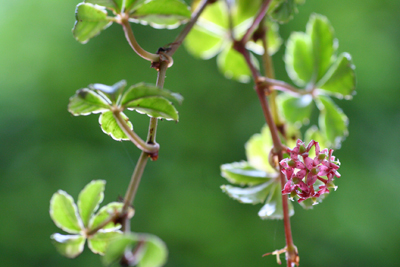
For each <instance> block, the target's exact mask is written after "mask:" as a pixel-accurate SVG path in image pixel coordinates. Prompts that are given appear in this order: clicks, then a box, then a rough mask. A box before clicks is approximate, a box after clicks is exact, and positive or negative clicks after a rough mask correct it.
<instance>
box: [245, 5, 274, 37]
mask: <svg viewBox="0 0 400 267" xmlns="http://www.w3.org/2000/svg"><path fill="white" fill-rule="evenodd" d="M270 2H271V0H265V1H264V2H263V3H262V5H261V7H260V11H259V12H258V14H257V16H256V18H255V19H254V21H253V23H252V24H251V26H250V27H249V28H248V29H247V31H246V33H245V34H244V35H243V37H242V40H240V41H241V42H242V43H243V44H245V43H247V41H249V39H250V37H251V35H252V34H253V32H254V30H255V29H256V28H257V27H258V25H259V24H260V22H261V21H262V20H263V18H264V16H265V13H266V12H267V10H268V7H269V3H270Z"/></svg>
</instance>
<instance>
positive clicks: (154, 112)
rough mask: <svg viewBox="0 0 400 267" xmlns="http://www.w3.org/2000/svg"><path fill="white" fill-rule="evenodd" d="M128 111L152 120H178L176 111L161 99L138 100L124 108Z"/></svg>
mask: <svg viewBox="0 0 400 267" xmlns="http://www.w3.org/2000/svg"><path fill="white" fill-rule="evenodd" d="M125 107H126V108H127V109H129V110H136V111H137V112H139V113H142V114H143V113H144V114H147V115H149V116H151V117H154V118H160V119H166V120H174V121H178V120H179V115H178V111H177V110H176V109H175V107H174V105H172V103H171V102H169V101H168V100H166V99H165V98H162V97H149V98H140V99H138V100H135V101H131V102H129V103H128V104H127V105H126V106H125Z"/></svg>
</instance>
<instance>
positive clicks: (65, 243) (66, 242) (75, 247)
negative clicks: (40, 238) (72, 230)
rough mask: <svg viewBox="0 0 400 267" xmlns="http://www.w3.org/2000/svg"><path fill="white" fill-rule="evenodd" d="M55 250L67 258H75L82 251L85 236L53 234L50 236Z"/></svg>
mask: <svg viewBox="0 0 400 267" xmlns="http://www.w3.org/2000/svg"><path fill="white" fill-rule="evenodd" d="M50 238H51V239H52V240H53V244H54V246H55V247H56V249H57V251H58V252H59V253H60V254H61V255H63V256H65V257H68V258H75V257H77V256H78V255H79V254H81V253H82V251H83V248H84V246H85V240H86V239H85V238H84V237H83V236H81V235H61V234H53V235H51V237H50Z"/></svg>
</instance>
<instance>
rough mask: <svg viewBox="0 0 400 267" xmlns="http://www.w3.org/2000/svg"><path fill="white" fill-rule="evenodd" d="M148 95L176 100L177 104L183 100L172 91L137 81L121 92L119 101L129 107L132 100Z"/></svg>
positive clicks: (147, 96)
mask: <svg viewBox="0 0 400 267" xmlns="http://www.w3.org/2000/svg"><path fill="white" fill-rule="evenodd" d="M149 97H163V98H166V99H169V100H174V101H177V102H178V103H179V104H181V103H182V101H183V97H182V96H181V95H180V94H177V93H172V92H171V91H168V90H166V89H160V88H159V87H157V86H155V85H151V84H145V83H139V84H135V85H132V86H131V87H129V89H128V90H127V91H126V92H125V93H124V94H123V96H122V99H121V102H120V103H121V105H122V106H124V107H129V105H130V104H131V103H132V102H133V101H136V100H138V99H142V98H149Z"/></svg>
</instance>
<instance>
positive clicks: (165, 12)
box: [130, 0, 191, 29]
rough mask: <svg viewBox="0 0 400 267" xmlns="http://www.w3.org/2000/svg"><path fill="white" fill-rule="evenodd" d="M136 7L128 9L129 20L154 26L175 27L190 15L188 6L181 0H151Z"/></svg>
mask: <svg viewBox="0 0 400 267" xmlns="http://www.w3.org/2000/svg"><path fill="white" fill-rule="evenodd" d="M136 7H137V8H136ZM136 7H135V8H136V9H135V10H130V20H132V21H133V22H140V23H145V24H147V23H148V24H149V25H150V26H152V27H154V28H169V29H171V28H176V27H178V26H179V25H180V24H181V23H184V22H186V21H188V20H189V19H190V17H191V12H190V10H189V7H188V6H187V5H186V3H185V2H183V1H181V0H151V1H146V2H144V3H143V4H142V5H140V6H136Z"/></svg>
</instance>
